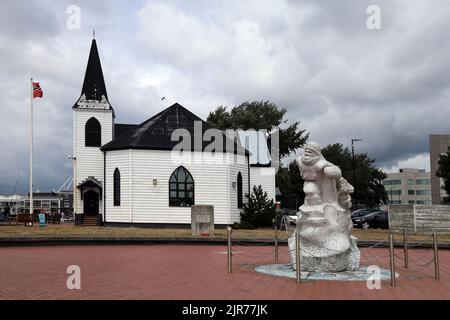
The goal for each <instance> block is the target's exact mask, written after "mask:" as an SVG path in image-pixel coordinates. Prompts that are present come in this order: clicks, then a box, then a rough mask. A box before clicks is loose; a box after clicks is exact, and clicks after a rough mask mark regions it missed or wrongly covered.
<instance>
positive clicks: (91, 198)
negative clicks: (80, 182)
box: [83, 190, 99, 215]
mask: <svg viewBox="0 0 450 320" xmlns="http://www.w3.org/2000/svg"><path fill="white" fill-rule="evenodd" d="M98 206H99V194H98V192H96V191H94V190H89V191H88V192H86V193H85V194H84V196H83V208H84V214H86V215H97V214H98V212H99V209H98Z"/></svg>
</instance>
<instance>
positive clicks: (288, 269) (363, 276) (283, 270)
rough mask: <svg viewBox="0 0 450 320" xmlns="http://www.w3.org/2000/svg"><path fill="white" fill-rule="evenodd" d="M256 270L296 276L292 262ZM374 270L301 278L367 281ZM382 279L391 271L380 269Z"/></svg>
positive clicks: (259, 267)
mask: <svg viewBox="0 0 450 320" xmlns="http://www.w3.org/2000/svg"><path fill="white" fill-rule="evenodd" d="M255 271H257V272H261V273H264V274H268V275H271V276H279V277H289V278H295V277H296V274H295V271H294V270H293V269H292V266H291V264H288V263H286V264H266V265H263V266H258V267H256V268H255ZM373 275H374V274H373V271H372V272H367V267H360V268H359V269H358V270H356V271H343V272H306V271H302V272H301V278H302V279H304V280H340V281H366V280H368V279H369V277H370V276H372V277H373ZM380 276H381V279H380V280H390V279H391V272H390V271H389V270H386V269H381V270H380ZM395 277H396V278H398V277H399V274H398V272H396V273H395Z"/></svg>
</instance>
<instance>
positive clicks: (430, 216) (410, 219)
mask: <svg viewBox="0 0 450 320" xmlns="http://www.w3.org/2000/svg"><path fill="white" fill-rule="evenodd" d="M388 212H389V229H391V230H395V231H400V230H403V229H404V228H406V229H407V230H408V231H409V232H417V233H430V232H436V233H446V234H450V206H443V205H401V206H389V208H388Z"/></svg>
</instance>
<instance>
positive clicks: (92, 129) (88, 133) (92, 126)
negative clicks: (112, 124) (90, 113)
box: [84, 117, 102, 147]
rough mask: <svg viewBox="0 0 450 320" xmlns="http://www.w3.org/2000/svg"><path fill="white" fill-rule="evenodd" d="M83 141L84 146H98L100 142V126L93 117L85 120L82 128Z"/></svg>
mask: <svg viewBox="0 0 450 320" xmlns="http://www.w3.org/2000/svg"><path fill="white" fill-rule="evenodd" d="M84 129H85V130H84V141H85V146H86V147H100V146H101V143H102V127H101V126H100V122H98V120H97V119H95V118H94V117H92V118H90V119H89V120H88V121H87V122H86V126H85V128H84Z"/></svg>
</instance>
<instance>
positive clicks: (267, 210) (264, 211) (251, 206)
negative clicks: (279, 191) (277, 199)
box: [240, 186, 275, 228]
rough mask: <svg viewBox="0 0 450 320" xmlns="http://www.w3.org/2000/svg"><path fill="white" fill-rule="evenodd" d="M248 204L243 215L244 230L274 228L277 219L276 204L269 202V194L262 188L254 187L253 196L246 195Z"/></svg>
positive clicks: (242, 225)
mask: <svg viewBox="0 0 450 320" xmlns="http://www.w3.org/2000/svg"><path fill="white" fill-rule="evenodd" d="M245 197H246V198H247V200H248V201H247V203H244V210H243V211H242V213H241V224H240V227H243V228H258V227H270V226H272V219H274V218H275V203H274V202H273V200H272V199H270V200H269V198H268V196H267V192H265V191H264V190H263V189H262V187H261V186H258V187H256V186H253V191H252V193H251V194H248V193H247V194H246V195H245Z"/></svg>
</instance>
